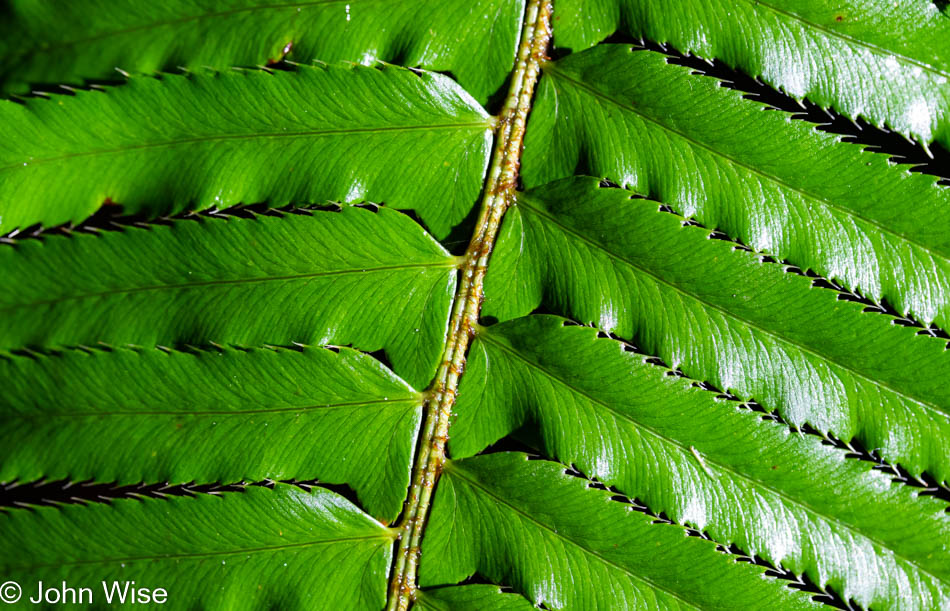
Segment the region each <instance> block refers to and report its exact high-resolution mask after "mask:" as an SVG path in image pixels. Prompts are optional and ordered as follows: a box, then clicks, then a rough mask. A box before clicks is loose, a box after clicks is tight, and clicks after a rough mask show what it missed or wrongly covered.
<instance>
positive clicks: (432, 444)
mask: <svg viewBox="0 0 950 611" xmlns="http://www.w3.org/2000/svg"><path fill="white" fill-rule="evenodd" d="M551 11H552V6H551V2H550V1H549V0H531V2H530V3H529V4H528V7H527V10H526V12H525V20H524V30H523V32H522V35H521V45H520V47H519V49H518V57H517V62H516V64H515V68H514V72H513V73H512V76H511V86H510V89H509V91H508V97H507V98H506V99H505V105H504V107H503V108H502V111H501V114H500V117H499V121H498V133H497V135H496V143H495V150H494V153H493V155H492V165H491V168H490V169H489V172H488V177H487V181H486V183H485V189H484V197H483V200H482V204H481V213H480V215H479V219H478V223H477V225H476V226H475V233H474V235H473V236H472V240H471V242H470V243H469V246H468V250H467V251H466V253H465V263H464V265H463V267H462V270H461V279H460V282H459V287H458V291H457V293H456V298H455V304H454V306H453V309H452V318H451V319H450V321H449V331H448V338H447V341H446V345H445V352H444V355H443V359H442V363H441V365H440V366H439V370H438V373H437V375H436V382H435V386H434V390H433V394H432V397H431V398H430V399H429V403H428V405H429V409H428V412H427V414H426V421H425V426H424V427H423V437H422V441H421V444H420V449H419V455H418V457H417V459H416V463H415V469H414V472H413V482H412V488H411V489H410V491H409V499H408V505H407V507H406V510H405V514H404V517H403V521H402V524H401V532H400V543H399V550H398V552H397V555H396V563H395V567H394V571H393V576H392V581H391V582H390V587H389V604H388V605H387V607H386V608H387V610H388V611H406V609H408V608H409V603H410V601H411V600H412V599H413V598H414V597H415V588H416V572H417V570H418V564H419V556H420V549H419V544H420V543H421V541H422V532H423V530H424V528H425V522H426V518H427V517H428V513H429V504H430V502H431V500H432V491H433V488H434V487H435V482H436V480H437V479H438V477H439V474H440V473H441V471H442V465H443V463H444V462H445V443H446V441H447V440H448V431H449V420H450V418H451V416H452V407H453V406H454V405H455V396H456V393H457V391H458V382H459V377H460V376H461V374H462V370H463V369H464V368H465V355H466V352H467V351H468V344H469V341H470V340H471V339H472V336H473V335H474V329H475V328H476V324H477V322H478V315H479V312H480V311H481V306H482V291H483V281H484V279H485V271H486V270H487V268H488V259H489V257H490V256H491V251H492V248H493V247H494V245H495V239H496V237H497V236H498V228H499V226H500V224H501V219H502V217H503V216H504V214H505V210H507V209H508V205H509V203H510V201H511V197H512V195H513V194H514V191H515V185H516V184H517V179H518V169H519V168H520V166H521V149H522V145H523V143H524V132H525V123H526V121H527V118H528V111H529V110H530V108H531V98H532V96H533V94H534V87H535V85H536V84H537V82H538V76H539V75H540V71H541V68H540V63H541V61H542V60H543V59H544V53H545V51H546V49H547V46H548V42H549V41H550V39H551Z"/></svg>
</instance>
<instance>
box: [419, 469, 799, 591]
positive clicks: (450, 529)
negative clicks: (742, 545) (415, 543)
mask: <svg viewBox="0 0 950 611" xmlns="http://www.w3.org/2000/svg"><path fill="white" fill-rule="evenodd" d="M610 496H611V495H610V493H609V492H604V491H601V490H593V489H588V486H587V481H586V480H583V479H579V478H575V477H571V476H569V475H566V474H565V473H564V467H563V466H561V465H558V464H556V463H551V462H545V461H529V460H527V457H526V456H525V455H522V454H507V453H504V454H492V455H488V456H480V457H476V458H469V459H465V460H461V461H450V462H448V463H447V464H446V467H445V472H444V473H443V474H442V479H441V480H440V482H439V490H438V492H437V494H436V498H435V504H434V506H433V510H432V517H431V521H430V525H429V528H428V533H427V535H426V539H425V541H424V543H423V554H424V555H426V554H428V555H430V556H431V557H437V558H439V559H440V562H430V563H426V564H423V566H422V573H421V575H420V580H421V582H422V584H423V585H426V584H429V585H434V584H439V583H454V582H457V581H460V580H462V579H464V578H466V577H468V576H469V575H471V574H472V573H474V572H475V571H478V572H479V573H480V574H482V575H486V576H487V577H488V578H489V579H492V580H493V581H496V582H498V583H511V584H512V585H513V587H514V588H515V589H516V590H518V591H520V592H524V593H525V594H526V595H527V596H528V597H529V598H530V599H531V600H532V601H533V602H534V603H535V605H537V604H538V603H542V602H543V603H544V604H545V605H546V606H547V607H549V608H555V609H618V608H619V609H692V608H696V609H704V608H732V609H735V608H744V609H772V608H783V609H808V608H814V606H815V605H814V604H813V603H811V601H810V600H809V599H808V597H807V596H805V595H803V594H801V593H800V592H795V591H794V590H791V589H790V588H787V587H784V586H782V585H781V584H776V583H774V582H773V581H772V580H771V579H768V578H765V577H764V576H763V574H762V573H763V570H762V568H761V567H754V566H751V565H748V564H741V563H737V562H735V561H733V560H732V559H730V558H728V557H726V556H723V555H721V554H720V553H719V552H717V551H716V550H715V544H714V543H712V542H711V541H707V540H704V539H699V538H695V537H687V536H686V533H685V532H684V531H683V529H682V528H680V527H677V526H672V525H668V524H654V523H653V518H651V517H650V516H647V515H644V514H641V513H637V512H634V511H631V510H630V507H629V506H628V505H625V504H623V503H619V502H616V501H611V500H610Z"/></svg>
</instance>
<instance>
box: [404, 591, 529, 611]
mask: <svg viewBox="0 0 950 611" xmlns="http://www.w3.org/2000/svg"><path fill="white" fill-rule="evenodd" d="M417 604H418V606H419V608H420V609H432V610H433V611H531V610H532V609H534V607H533V606H531V603H529V602H528V601H527V599H525V598H524V597H522V596H519V595H518V594H507V593H503V592H502V591H501V590H500V589H498V587H496V586H488V585H471V586H457V587H449V588H433V589H431V590H424V591H420V592H419V596H418V601H417Z"/></svg>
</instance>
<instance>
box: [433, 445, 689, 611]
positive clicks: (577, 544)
mask: <svg viewBox="0 0 950 611" xmlns="http://www.w3.org/2000/svg"><path fill="white" fill-rule="evenodd" d="M449 465H453V467H454V468H452V469H451V473H452V474H453V475H455V476H456V477H458V478H459V479H463V480H465V481H466V482H468V483H469V484H470V485H471V486H472V487H474V488H478V489H479V490H481V491H482V492H484V493H485V494H486V495H488V496H489V497H491V498H492V499H494V500H495V501H496V502H497V503H498V504H500V505H503V506H505V507H507V508H509V509H511V510H512V511H514V512H515V513H517V514H518V515H520V516H522V517H523V518H524V519H526V520H527V521H529V522H531V523H533V524H535V525H536V526H538V527H540V528H542V529H544V530H546V531H548V532H549V533H551V534H553V535H554V536H555V537H557V538H558V539H561V540H563V541H570V542H571V543H572V544H574V546H575V547H576V548H577V549H579V550H582V551H584V552H586V553H587V554H589V555H591V556H593V557H594V558H596V559H597V560H599V561H600V562H602V563H604V564H606V565H608V566H612V567H614V568H615V569H618V570H619V571H621V572H622V573H626V574H627V575H629V576H630V577H631V578H633V579H636V580H637V581H641V582H643V583H645V584H647V586H649V587H650V588H653V589H654V590H659V591H661V592H666V593H667V594H669V595H670V596H672V597H673V598H675V599H676V600H679V601H682V603H683V604H684V605H688V606H689V607H691V608H693V609H697V611H698V610H699V609H700V607H698V606H697V605H695V604H693V603H691V602H689V601H688V600H686V599H685V598H683V597H682V596H681V595H679V594H677V593H676V592H674V591H672V590H669V589H667V588H665V587H663V586H661V585H660V584H658V583H655V582H654V581H653V580H651V579H650V578H649V577H644V576H642V575H638V574H636V573H633V572H631V571H630V569H628V568H626V567H624V566H622V565H620V564H617V563H616V562H613V561H612V560H609V559H607V558H605V557H604V556H602V555H600V554H598V553H597V552H596V551H594V550H592V549H590V548H588V547H586V546H585V545H583V544H582V543H580V542H578V541H575V540H574V539H571V538H569V537H566V536H564V535H562V534H561V533H559V532H558V531H557V530H556V529H554V528H552V527H551V526H548V525H547V524H545V523H543V522H540V521H538V520H537V519H536V518H535V517H534V516H532V515H531V514H529V513H527V512H526V511H524V510H522V509H521V508H520V507H516V506H515V505H514V504H512V503H510V502H508V501H507V500H506V499H504V498H502V497H500V496H498V495H497V494H495V493H494V492H493V491H492V490H490V489H488V488H487V487H485V486H483V485H481V483H480V482H478V481H476V480H474V479H471V478H469V477H465V475H464V474H463V470H462V469H461V468H459V467H458V466H456V465H454V464H453V463H452V462H451V461H450V462H448V463H446V468H445V470H446V471H449V470H450V469H449ZM656 526H662V525H656Z"/></svg>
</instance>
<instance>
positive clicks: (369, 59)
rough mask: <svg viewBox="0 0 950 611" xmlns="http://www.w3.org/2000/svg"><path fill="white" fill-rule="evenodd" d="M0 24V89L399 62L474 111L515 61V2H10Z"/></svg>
mask: <svg viewBox="0 0 950 611" xmlns="http://www.w3.org/2000/svg"><path fill="white" fill-rule="evenodd" d="M10 5H11V6H10V8H9V11H10V15H8V16H6V17H5V18H4V19H3V20H2V21H0V63H2V68H0V83H2V85H3V88H4V89H5V90H7V91H24V90H26V89H27V85H29V84H31V83H67V84H73V85H79V84H82V83H83V81H85V80H87V79H108V78H113V77H115V76H117V75H116V72H115V70H116V68H117V67H118V68H121V69H124V70H126V71H129V72H155V71H167V70H174V69H176V68H178V67H179V66H184V67H188V68H202V67H205V66H212V67H214V68H219V69H220V68H230V67H231V66H234V65H243V66H257V65H263V64H265V63H269V62H274V61H276V60H279V59H282V58H286V59H290V60H296V61H300V62H304V63H310V62H311V61H313V60H314V59H320V60H321V61H325V62H332V61H339V60H347V61H353V62H360V63H363V64H366V63H369V64H372V63H374V62H376V61H384V62H398V63H400V64H402V65H404V66H418V67H421V68H426V69H428V70H440V71H441V70H446V71H450V72H452V73H453V74H454V75H455V76H456V77H457V78H458V80H459V82H460V83H461V84H462V86H464V87H465V88H466V89H467V90H468V91H469V92H470V93H472V95H474V96H475V98H477V99H478V100H479V101H480V102H482V103H484V102H485V100H486V99H487V98H488V96H489V95H491V94H493V93H495V91H496V90H497V89H498V88H499V87H501V85H502V84H503V83H504V81H505V77H506V76H507V73H508V71H509V70H510V69H511V66H512V63H513V62H514V54H515V45H516V44H517V40H518V39H517V36H518V29H519V26H520V21H521V16H522V14H523V12H524V0H476V1H474V2H468V1H458V0H453V1H450V2H446V1H445V0H442V1H437V0H401V1H400V2H389V1H387V0H369V1H365V0H364V1H360V2H357V1H354V2H350V3H346V2H327V1H325V0H323V1H321V0H316V1H313V0H311V1H304V2H286V1H283V0H264V1H263V2H262V1H260V0H256V1H254V2H252V1H250V0H225V1H223V2H209V1H207V0H172V1H166V2H152V3H147V4H142V3H141V2H136V1H135V0H118V1H117V0H80V1H74V2H69V3H66V4H52V3H45V2H29V1H26V2H24V1H16V2H11V3H10Z"/></svg>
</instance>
